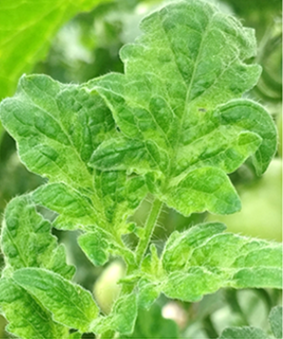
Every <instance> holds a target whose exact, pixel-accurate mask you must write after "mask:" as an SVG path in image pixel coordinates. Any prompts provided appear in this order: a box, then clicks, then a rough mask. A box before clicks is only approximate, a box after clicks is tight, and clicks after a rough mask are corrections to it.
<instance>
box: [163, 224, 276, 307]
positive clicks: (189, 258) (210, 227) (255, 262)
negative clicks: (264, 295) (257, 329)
mask: <svg viewBox="0 0 283 339" xmlns="http://www.w3.org/2000/svg"><path fill="white" fill-rule="evenodd" d="M223 226H224V225H222V224H219V223H212V224H203V225H198V226H195V227H192V228H191V229H189V230H188V231H186V232H183V233H178V232H174V233H173V234H172V235H171V236H170V237H169V239H168V242H167V245H166V247H165V249H164V252H163V256H162V263H163V267H164V269H165V270H166V271H167V272H168V280H167V281H165V282H164V283H163V287H162V288H163V291H164V293H165V294H166V295H168V296H169V297H171V298H179V299H183V300H187V301H193V300H198V299H199V298H201V297H202V295H203V294H207V293H213V292H215V291H216V290H218V289H219V288H221V287H228V286H232V287H234V288H248V287H256V288H260V287H267V288H268V287H270V288H281V285H282V246H281V244H277V243H272V242H267V241H263V240H257V239H252V238H246V237H241V236H238V235H235V234H231V233H222V231H223V228H224V227H223ZM188 286H189V288H188Z"/></svg>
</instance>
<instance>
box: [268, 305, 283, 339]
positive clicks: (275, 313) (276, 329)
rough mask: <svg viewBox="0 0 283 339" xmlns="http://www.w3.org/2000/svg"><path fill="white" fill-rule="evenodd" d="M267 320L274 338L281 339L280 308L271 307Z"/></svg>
mask: <svg viewBox="0 0 283 339" xmlns="http://www.w3.org/2000/svg"><path fill="white" fill-rule="evenodd" d="M268 320H269V323H270V327H271V330H272V332H273V334H274V336H275V338H277V339H282V306H276V307H273V308H272V310H271V312H270V314H269V317H268Z"/></svg>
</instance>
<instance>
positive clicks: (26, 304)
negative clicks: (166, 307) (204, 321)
mask: <svg viewBox="0 0 283 339" xmlns="http://www.w3.org/2000/svg"><path fill="white" fill-rule="evenodd" d="M141 31H142V34H141V35H140V37H139V38H137V39H136V41H135V42H134V43H132V44H127V45H125V46H124V47H123V48H122V49H121V52H120V56H121V59H122V61H123V63H124V68H125V72H124V74H122V73H110V74H107V75H104V76H101V77H98V78H95V79H92V80H91V81H89V82H87V83H83V84H81V85H75V84H68V85H67V84H62V83H59V82H57V81H55V80H52V79H51V78H50V77H48V76H45V75H31V76H23V77H22V78H21V79H20V81H19V84H18V89H17V92H16V94H15V95H14V97H12V98H8V99H5V100H4V101H2V103H1V106H0V118H1V121H2V123H3V126H4V127H5V128H6V129H7V131H8V132H9V133H10V134H11V136H12V137H13V138H15V140H16V142H17V147H18V153H19V156H20V158H21V161H22V162H23V163H24V164H25V166H26V167H27V168H28V169H29V170H30V171H32V172H34V173H36V174H39V175H40V176H42V177H44V178H46V179H48V182H47V183H46V184H45V185H42V186H40V187H39V188H38V189H36V190H35V191H33V192H31V193H29V194H26V195H24V196H21V197H17V198H14V199H13V200H12V201H11V202H10V203H9V204H8V206H7V208H6V211H5V214H4V221H3V228H2V235H1V248H2V251H3V253H4V259H5V268H4V270H3V272H2V277H1V279H0V285H1V286H0V305H1V309H2V312H3V314H5V316H6V318H7V320H8V321H9V325H8V328H7V330H8V331H9V332H10V333H13V334H15V335H17V336H19V337H20V338H23V339H30V338H46V337H50V338H58V339H59V338H62V339H63V338H68V337H69V338H71V337H73V336H74V335H75V336H78V337H80V333H84V332H93V333H95V334H99V335H100V336H101V338H108V337H109V338H112V337H114V336H115V335H116V336H118V335H119V336H122V337H125V336H126V335H128V336H130V337H135V335H148V336H152V337H154V336H155V335H162V336H163V337H164V334H162V330H163V329H162V328H163V326H168V331H170V332H172V333H177V331H176V328H175V327H174V324H172V322H170V321H167V322H166V321H164V320H160V321H164V325H163V324H162V326H160V333H154V331H152V329H150V328H149V329H141V328H139V324H140V322H139V320H137V319H139V318H138V316H139V317H141V314H143V313H144V312H146V310H147V309H149V308H150V307H152V309H151V311H150V312H153V313H154V314H155V319H158V317H159V315H160V311H159V310H157V311H156V309H155V305H153V306H152V304H153V303H154V301H155V300H156V299H157V298H158V297H159V295H160V293H163V294H164V295H166V296H167V297H168V298H173V299H179V300H181V301H186V302H196V301H198V300H200V299H202V298H203V296H204V295H206V294H211V293H214V292H216V291H217V290H219V289H220V288H223V287H232V288H234V289H241V288H252V287H255V288H277V289H280V288H281V286H282V263H281V260H282V248H281V246H280V245H279V244H277V243H275V242H268V241H264V240H258V239H253V238H247V237H243V236H239V235H235V234H232V233H225V232H224V231H225V226H224V225H223V224H221V223H218V222H214V223H202V224H199V225H197V226H194V227H191V228H189V229H187V230H185V231H183V232H178V231H175V232H173V233H172V234H171V235H170V237H169V238H168V240H167V241H166V244H165V246H164V248H163V250H162V251H160V253H159V252H158V250H157V248H156V246H155V245H154V244H151V245H150V246H149V243H150V240H151V237H152V233H153V231H154V228H155V226H156V222H157V220H158V218H159V215H160V213H161V211H162V208H164V206H165V205H167V206H168V207H171V208H174V209H175V210H176V211H178V212H179V213H180V214H183V215H185V216H188V215H191V214H192V213H195V212H204V211H210V212H212V213H215V214H231V213H234V212H236V211H238V210H239V209H240V207H241V203H240V199H239V197H238V195H237V192H236V190H235V188H234V187H233V185H232V183H231V181H230V179H229V177H228V174H230V173H232V172H234V171H235V170H236V169H237V168H239V166H241V165H242V164H243V163H244V162H245V161H246V160H247V159H251V161H252V163H253V166H254V168H255V171H256V173H257V174H258V175H261V174H263V173H264V172H265V170H266V169H267V167H268V165H269V163H270V161H271V159H272V158H273V156H274V154H275V152H276V146H277V133H276V128H275V125H274V122H273V120H272V118H271V117H270V115H269V113H268V112H267V111H266V110H265V108H264V107H263V106H261V105H260V104H258V103H256V102H253V101H251V100H248V99H244V98H242V96H243V94H244V93H246V92H247V91H248V90H250V89H251V88H252V87H253V86H255V84H256V83H257V81H258V78H259V76H260V72H261V68H260V66H258V65H256V64H248V63H247V60H248V59H250V58H251V57H253V56H255V52H256V41H255V37H254V31H253V30H252V29H248V28H244V27H243V26H242V24H241V23H240V22H239V21H238V20H237V19H235V18H234V17H231V16H228V15H226V14H222V13H221V12H219V11H218V10H217V8H216V7H214V6H212V5H210V4H208V3H205V2H202V1H199V0H191V1H180V2H173V3H172V4H168V5H167V6H165V7H163V8H161V9H159V10H157V11H156V12H154V13H153V14H151V15H150V16H148V17H146V18H145V19H144V20H143V21H142V23H141ZM148 196H150V197H151V198H152V199H153V202H152V207H151V211H150V212H149V213H148V217H147V220H146V223H145V226H144V228H139V227H138V226H137V225H135V224H134V223H133V222H132V221H131V220H130V217H131V216H133V215H134V213H135V212H136V210H137V209H138V208H139V207H140V205H141V204H142V202H143V201H144V200H145V199H147V197H148ZM42 207H44V208H47V209H48V210H51V211H53V212H55V213H56V214H55V217H54V215H53V218H49V219H50V220H47V219H48V215H49V214H48V213H47V212H46V210H45V212H42ZM40 212H41V213H40ZM51 225H52V226H53V227H55V228H56V229H58V230H71V231H74V230H79V231H80V235H79V237H78V244H79V246H80V247H81V249H82V250H83V252H84V253H85V255H86V256H87V257H88V258H89V260H90V261H91V262H92V263H93V264H94V265H96V266H100V265H104V264H105V263H107V262H108V260H109V258H110V255H112V256H119V257H121V258H122V259H123V260H124V262H125V265H126V267H127V273H126V276H125V277H124V278H122V279H121V280H120V284H121V286H122V288H121V292H120V295H119V296H118V298H117V299H116V301H115V302H114V304H113V307H112V309H111V311H110V312H109V314H107V315H105V314H103V313H102V312H100V311H99V307H98V306H97V304H96V301H95V300H94V299H93V298H92V296H91V294H90V293H89V292H88V291H87V290H86V289H84V288H83V287H81V286H80V285H78V284H76V283H73V282H71V279H72V277H73V275H74V273H75V270H74V267H73V266H70V265H69V264H67V262H66V253H65V248H64V246H62V245H58V244H57V242H56V239H55V238H54V236H52V235H51V234H50V230H51ZM129 235H130V236H136V237H137V238H138V244H137V246H136V247H132V246H131V245H128V243H127V241H126V240H125V239H126V238H125V237H126V236H129ZM148 247H150V250H149V251H148V250H147V249H148ZM19 310H20V313H19ZM274 312H275V311H274ZM276 312H277V311H276ZM158 314H159V315H158ZM272 319H273V318H272ZM136 320H137V326H136V328H135V322H136ZM275 324H276V321H273V320H271V327H272V330H273V331H274V333H277V331H278V328H277V325H275ZM274 328H275V330H274ZM73 329H75V330H77V331H78V332H76V334H74V333H71V330H72V331H73ZM158 331H159V330H158V329H157V332H158ZM227 331H228V330H227ZM243 331H245V329H243ZM247 331H248V330H247ZM115 333H116V334H115ZM132 333H133V334H132ZM141 333H142V334H141ZM226 334H227V333H226ZM226 334H225V333H224V334H223V335H224V337H223V335H222V337H223V338H226V337H227V336H226V337H225V335H226ZM176 335H177V334H176ZM276 335H277V334H276Z"/></svg>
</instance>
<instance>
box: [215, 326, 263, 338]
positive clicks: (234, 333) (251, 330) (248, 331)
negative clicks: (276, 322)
mask: <svg viewBox="0 0 283 339" xmlns="http://www.w3.org/2000/svg"><path fill="white" fill-rule="evenodd" d="M243 338H245V339H268V336H267V334H266V333H264V332H263V330H261V329H259V328H255V327H232V328H227V329H226V330H224V331H223V332H222V334H221V336H220V337H219V339H243Z"/></svg>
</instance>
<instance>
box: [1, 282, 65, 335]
mask: <svg viewBox="0 0 283 339" xmlns="http://www.w3.org/2000/svg"><path fill="white" fill-rule="evenodd" d="M0 304H1V309H2V311H3V313H4V315H5V317H6V318H7V319H8V321H9V325H8V326H7V327H6V330H7V331H8V332H10V333H13V334H15V335H16V336H18V337H20V338H21V339H46V338H58V339H65V338H67V337H68V332H69V331H68V329H67V328H66V327H64V326H62V325H60V324H58V323H55V322H54V321H53V320H52V317H51V314H50V312H48V311H47V310H45V309H44V308H42V306H40V304H39V303H38V302H36V301H35V300H34V299H33V298H32V296H31V295H30V294H29V293H27V292H26V291H25V290H24V289H23V288H21V287H20V286H18V285H17V284H16V283H15V282H14V281H13V280H12V279H10V278H2V279H0Z"/></svg>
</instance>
